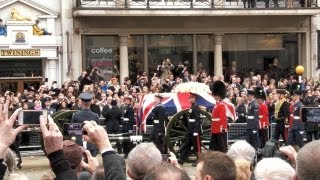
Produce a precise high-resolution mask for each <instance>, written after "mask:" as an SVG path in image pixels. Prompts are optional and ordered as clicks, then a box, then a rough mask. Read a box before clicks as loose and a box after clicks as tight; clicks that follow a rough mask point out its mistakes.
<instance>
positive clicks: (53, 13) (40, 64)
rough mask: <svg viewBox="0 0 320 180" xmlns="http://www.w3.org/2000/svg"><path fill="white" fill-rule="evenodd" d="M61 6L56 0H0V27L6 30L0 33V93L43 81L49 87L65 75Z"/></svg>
mask: <svg viewBox="0 0 320 180" xmlns="http://www.w3.org/2000/svg"><path fill="white" fill-rule="evenodd" d="M62 8H63V6H62V4H61V2H60V0H50V1H42V0H0V18H1V19H2V26H1V28H4V29H5V31H6V33H5V34H4V33H2V34H0V87H1V93H3V92H4V91H5V90H12V91H20V92H21V91H23V89H26V88H28V87H29V86H34V87H35V88H38V87H39V86H40V85H41V84H43V83H47V84H48V85H49V87H51V83H52V82H53V81H57V82H58V83H59V84H61V82H62V81H63V79H64V78H62V77H67V74H66V72H67V71H63V68H64V66H66V65H64V61H63V58H64V57H65V56H67V55H64V54H67V53H68V52H66V49H64V48H63V47H64V46H63V44H64V43H65V41H67V40H66V36H67V35H66V33H65V34H63V33H62V32H63V31H62V30H64V28H62V27H67V25H66V24H68V22H67V20H66V19H67V18H66V17H65V15H64V14H63V13H61V9H62ZM62 19H64V20H63V21H62ZM70 19H72V16H71V13H70ZM37 20H38V21H39V23H38V24H37V25H35V24H36V21H37ZM70 26H72V25H70ZM36 28H37V29H36ZM65 44H67V43H65ZM67 47H68V46H66V48H67ZM65 69H67V66H66V67H65ZM63 73H65V74H63Z"/></svg>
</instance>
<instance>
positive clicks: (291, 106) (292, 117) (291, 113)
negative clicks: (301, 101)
mask: <svg viewBox="0 0 320 180" xmlns="http://www.w3.org/2000/svg"><path fill="white" fill-rule="evenodd" d="M289 111H290V118H289V127H290V128H292V124H293V120H294V116H293V111H294V103H292V102H290V108H289Z"/></svg>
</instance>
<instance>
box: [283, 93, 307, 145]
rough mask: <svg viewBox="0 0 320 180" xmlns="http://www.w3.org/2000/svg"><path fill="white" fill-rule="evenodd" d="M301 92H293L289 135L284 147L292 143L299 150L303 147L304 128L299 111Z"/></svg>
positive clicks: (301, 105)
mask: <svg viewBox="0 0 320 180" xmlns="http://www.w3.org/2000/svg"><path fill="white" fill-rule="evenodd" d="M300 97H301V92H300V91H297V90H296V91H293V95H292V101H293V104H292V105H290V122H289V133H288V139H287V144H286V145H293V144H294V143H295V144H296V145H298V146H299V147H300V148H301V147H302V146H303V145H304V142H303V133H304V128H303V124H302V122H301V119H300V109H301V108H302V107H303V104H302V102H301V101H300Z"/></svg>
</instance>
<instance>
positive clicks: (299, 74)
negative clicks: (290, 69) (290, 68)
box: [296, 65, 304, 83]
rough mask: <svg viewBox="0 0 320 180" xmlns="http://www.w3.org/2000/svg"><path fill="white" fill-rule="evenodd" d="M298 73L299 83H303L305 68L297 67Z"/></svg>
mask: <svg viewBox="0 0 320 180" xmlns="http://www.w3.org/2000/svg"><path fill="white" fill-rule="evenodd" d="M296 73H297V75H298V76H299V83H302V74H303V73H304V67H303V66H301V65H298V66H297V67H296Z"/></svg>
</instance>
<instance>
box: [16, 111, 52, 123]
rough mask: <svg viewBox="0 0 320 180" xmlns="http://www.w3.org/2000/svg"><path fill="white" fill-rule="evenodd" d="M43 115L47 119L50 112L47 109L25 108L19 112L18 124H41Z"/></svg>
mask: <svg viewBox="0 0 320 180" xmlns="http://www.w3.org/2000/svg"><path fill="white" fill-rule="evenodd" d="M41 115H43V116H44V118H45V120H47V116H48V112H47V111H46V110H23V111H21V112H20V113H19V116H18V124H19V125H33V126H39V125H40V116H41Z"/></svg>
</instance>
